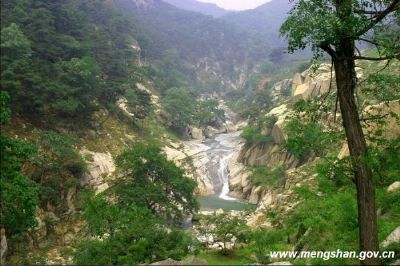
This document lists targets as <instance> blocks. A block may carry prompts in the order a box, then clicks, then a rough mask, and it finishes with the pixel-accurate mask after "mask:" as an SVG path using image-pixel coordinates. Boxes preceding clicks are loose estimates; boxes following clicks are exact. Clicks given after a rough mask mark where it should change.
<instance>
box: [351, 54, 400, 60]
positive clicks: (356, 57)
mask: <svg viewBox="0 0 400 266" xmlns="http://www.w3.org/2000/svg"><path fill="white" fill-rule="evenodd" d="M396 58H397V59H400V55H391V56H384V57H368V56H358V55H356V56H354V59H356V60H369V61H384V60H390V59H396Z"/></svg>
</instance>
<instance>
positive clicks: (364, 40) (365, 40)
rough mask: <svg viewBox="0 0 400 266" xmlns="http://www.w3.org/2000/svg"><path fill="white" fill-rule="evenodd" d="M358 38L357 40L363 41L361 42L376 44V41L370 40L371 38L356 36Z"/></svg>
mask: <svg viewBox="0 0 400 266" xmlns="http://www.w3.org/2000/svg"><path fill="white" fill-rule="evenodd" d="M358 40H359V41H363V42H367V43H370V44H373V45H375V46H378V43H377V42H374V41H371V40H368V39H364V38H358Z"/></svg>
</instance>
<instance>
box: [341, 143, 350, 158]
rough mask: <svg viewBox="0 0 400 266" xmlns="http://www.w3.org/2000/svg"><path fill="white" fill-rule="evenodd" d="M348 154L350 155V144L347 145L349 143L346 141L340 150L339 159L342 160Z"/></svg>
mask: <svg viewBox="0 0 400 266" xmlns="http://www.w3.org/2000/svg"><path fill="white" fill-rule="evenodd" d="M347 156H350V151H349V146H348V145H347V143H344V144H343V147H342V149H341V150H340V152H339V155H338V159H339V160H342V159H344V158H345V157H347Z"/></svg>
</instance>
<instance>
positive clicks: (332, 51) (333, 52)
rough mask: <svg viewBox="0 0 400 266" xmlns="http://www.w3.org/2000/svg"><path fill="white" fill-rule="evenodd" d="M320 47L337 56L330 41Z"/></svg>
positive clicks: (332, 55)
mask: <svg viewBox="0 0 400 266" xmlns="http://www.w3.org/2000/svg"><path fill="white" fill-rule="evenodd" d="M399 1H400V0H399ZM319 47H320V48H321V49H322V50H324V51H325V52H327V53H328V54H329V55H330V56H331V57H332V58H336V51H335V50H333V48H332V47H331V46H330V44H328V43H321V44H320V45H319Z"/></svg>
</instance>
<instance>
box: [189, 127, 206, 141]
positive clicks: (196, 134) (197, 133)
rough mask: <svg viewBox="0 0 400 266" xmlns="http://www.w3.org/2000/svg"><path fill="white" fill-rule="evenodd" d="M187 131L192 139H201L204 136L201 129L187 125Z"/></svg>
mask: <svg viewBox="0 0 400 266" xmlns="http://www.w3.org/2000/svg"><path fill="white" fill-rule="evenodd" d="M188 133H189V136H190V137H191V138H192V139H203V138H204V135H203V131H202V130H201V129H200V128H196V127H189V132H188Z"/></svg>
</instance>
